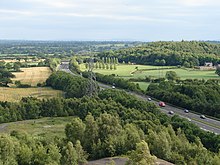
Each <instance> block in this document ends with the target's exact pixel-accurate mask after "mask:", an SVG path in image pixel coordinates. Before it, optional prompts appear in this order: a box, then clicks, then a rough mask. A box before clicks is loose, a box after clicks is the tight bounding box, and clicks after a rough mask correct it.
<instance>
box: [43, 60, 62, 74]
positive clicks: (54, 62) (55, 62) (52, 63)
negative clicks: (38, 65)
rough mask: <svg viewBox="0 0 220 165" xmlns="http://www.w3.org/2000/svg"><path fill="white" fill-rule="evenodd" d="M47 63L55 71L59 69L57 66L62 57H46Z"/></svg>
mask: <svg viewBox="0 0 220 165" xmlns="http://www.w3.org/2000/svg"><path fill="white" fill-rule="evenodd" d="M46 63H48V65H49V67H50V69H51V70H52V71H53V72H54V71H56V70H57V67H58V65H59V64H60V59H58V58H49V59H46Z"/></svg>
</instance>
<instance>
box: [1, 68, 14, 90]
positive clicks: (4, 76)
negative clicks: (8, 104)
mask: <svg viewBox="0 0 220 165" xmlns="http://www.w3.org/2000/svg"><path fill="white" fill-rule="evenodd" d="M14 77H15V75H13V74H12V73H11V72H9V71H8V70H6V69H0V85H2V86H6V87H7V86H8V84H9V83H12V80H11V78H14Z"/></svg>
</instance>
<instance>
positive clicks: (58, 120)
mask: <svg viewBox="0 0 220 165" xmlns="http://www.w3.org/2000/svg"><path fill="white" fill-rule="evenodd" d="M73 118H74V117H73V116H70V117H51V118H49V117H47V118H42V119H36V120H25V121H18V122H12V123H4V124H0V133H10V132H11V131H13V130H16V131H22V132H26V133H28V134H31V135H33V136H41V137H49V138H50V137H51V138H54V137H55V136H58V137H64V136H65V126H66V124H67V123H70V122H71V120H72V119H73Z"/></svg>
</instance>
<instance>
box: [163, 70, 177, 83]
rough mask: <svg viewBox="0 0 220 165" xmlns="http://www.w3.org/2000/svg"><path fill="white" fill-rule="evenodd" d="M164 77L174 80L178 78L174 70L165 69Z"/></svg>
mask: <svg viewBox="0 0 220 165" xmlns="http://www.w3.org/2000/svg"><path fill="white" fill-rule="evenodd" d="M165 77H166V78H167V80H171V81H174V80H176V79H177V78H178V77H177V74H176V72H174V71H167V72H166V76H165Z"/></svg>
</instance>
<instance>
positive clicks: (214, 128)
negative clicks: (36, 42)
mask: <svg viewBox="0 0 220 165" xmlns="http://www.w3.org/2000/svg"><path fill="white" fill-rule="evenodd" d="M59 70H61V71H64V72H67V73H70V74H72V75H75V76H76V74H74V73H72V72H71V71H70V70H69V63H68V62H65V63H64V62H63V63H62V64H61V65H60V66H59ZM98 85H99V86H100V88H111V86H109V85H105V84H102V83H98ZM116 88H117V86H116ZM128 93H130V94H132V95H135V96H136V97H138V98H141V99H144V100H146V101H148V98H149V96H145V95H140V94H137V93H134V92H128ZM150 102H153V103H154V104H156V105H158V104H159V102H158V101H155V100H151V101H150ZM158 107H159V105H158ZM160 110H161V111H162V112H163V113H166V114H167V115H170V116H171V114H169V112H170V111H173V113H174V114H177V115H179V116H180V117H182V118H185V119H188V120H189V121H190V122H192V123H195V124H196V125H198V126H199V127H200V128H201V129H203V130H205V131H210V132H213V133H215V134H220V121H218V120H214V119H211V118H208V117H206V119H202V118H200V115H198V114H194V113H191V112H190V110H189V113H185V112H184V110H183V109H180V108H176V107H174V106H171V105H166V106H165V107H161V108H160ZM174 114H173V115H174Z"/></svg>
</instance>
